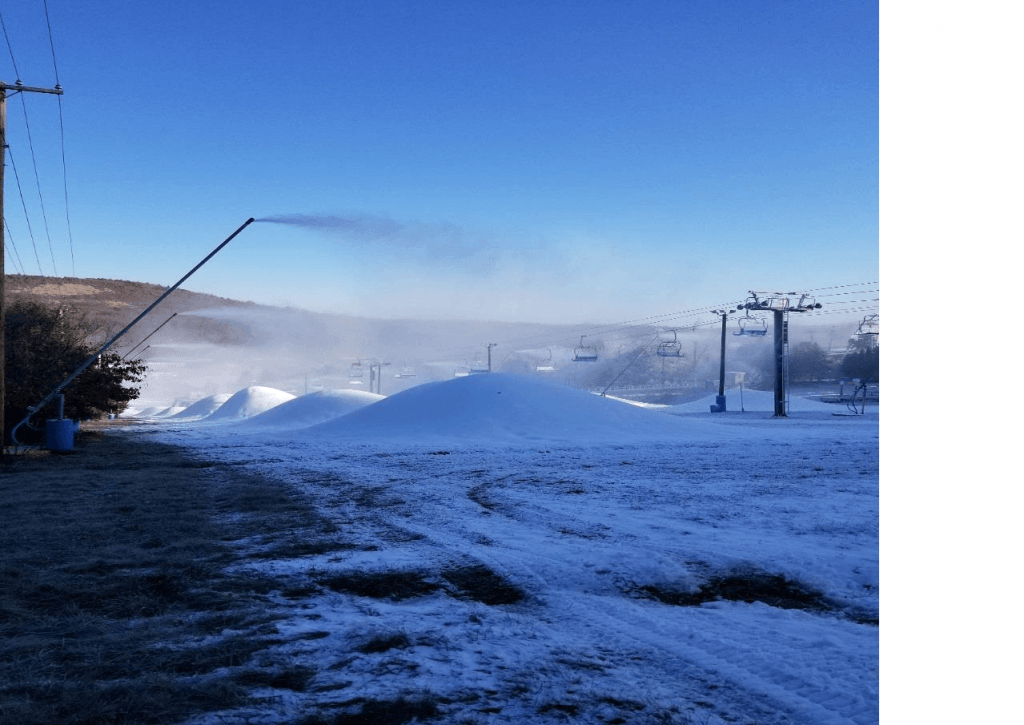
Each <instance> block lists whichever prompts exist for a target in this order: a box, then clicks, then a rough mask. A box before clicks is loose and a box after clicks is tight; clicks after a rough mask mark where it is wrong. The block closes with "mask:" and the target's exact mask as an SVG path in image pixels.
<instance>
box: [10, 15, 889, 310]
mask: <svg viewBox="0 0 1024 725" xmlns="http://www.w3.org/2000/svg"><path fill="white" fill-rule="evenodd" d="M47 8H48V14H49V20H50V25H51V28H52V36H53V44H54V49H55V55H56V65H57V71H58V73H59V80H60V83H61V85H62V86H63V88H64V91H65V95H64V96H63V98H62V99H61V109H62V111H63V125H64V154H65V159H66V165H67V171H68V180H67V194H68V201H69V206H68V208H67V214H68V216H69V218H70V229H71V240H72V243H71V244H69V241H68V232H67V228H68V224H67V221H66V220H65V204H64V188H63V177H62V165H61V143H60V142H61V136H60V131H59V126H58V114H57V110H58V108H57V101H56V98H55V97H54V96H44V95H39V94H24V95H23V96H11V97H9V99H8V104H7V123H8V142H9V144H10V147H11V154H12V157H13V161H14V164H15V165H16V167H17V174H18V177H19V178H20V182H21V184H20V185H21V194H22V195H23V196H24V199H25V205H26V206H27V207H28V210H29V211H28V216H29V220H30V222H31V226H32V235H33V236H34V238H35V248H36V251H33V245H32V243H31V240H30V237H29V234H28V229H27V224H26V220H25V212H24V211H23V209H22V202H21V198H20V196H19V190H18V186H17V185H16V184H15V179H14V178H13V173H12V169H11V166H10V163H9V164H8V167H7V183H6V189H5V217H6V219H7V221H8V224H9V226H10V230H11V233H12V235H13V238H14V243H15V245H16V249H17V254H18V256H19V257H20V260H21V263H22V265H21V266H22V267H23V268H24V271H25V272H26V273H29V274H39V273H40V272H39V269H40V267H41V268H42V271H43V273H45V274H47V275H52V274H54V272H55V271H56V274H57V275H60V276H70V275H72V272H74V274H75V275H76V276H79V277H108V278H117V279H131V280H138V281H144V282H153V283H157V284H161V285H170V284H172V283H174V282H175V281H177V279H178V278H179V277H181V276H182V275H183V274H184V273H185V272H187V271H188V270H189V269H190V268H191V267H192V266H193V265H194V264H195V263H197V262H198V261H199V260H200V259H201V258H202V257H203V256H204V255H205V254H206V253H207V252H209V251H210V250H212V249H213V248H214V247H215V246H216V245H217V244H219V243H220V241H222V240H223V239H224V238H225V237H226V236H227V235H228V234H230V233H231V232H232V231H234V230H235V229H236V228H237V227H238V226H239V225H240V224H241V223H243V222H244V221H245V220H246V219H247V218H249V217H256V218H263V217H269V216H273V215H287V214H306V215H331V216H334V217H340V218H344V219H352V218H355V219H356V220H357V221H358V223H359V224H362V225H363V228H362V230H361V231H360V230H358V229H357V230H356V231H355V232H351V231H349V232H345V231H338V230H337V229H332V230H328V231H326V232H324V231H314V230H308V229H302V228H294V227H290V226H286V225H280V224H267V223H258V224H253V225H251V226H250V227H249V228H248V229H247V230H246V231H245V232H243V233H242V234H241V235H239V237H238V238H237V239H236V240H235V241H233V242H232V243H231V244H230V245H229V246H228V247H227V248H225V250H224V251H223V252H222V253H221V254H219V255H218V256H217V257H215V258H214V259H213V260H212V261H211V262H210V263H209V264H207V265H206V266H205V267H204V268H203V269H202V270H200V271H199V272H197V273H196V275H195V276H194V277H192V278H191V279H190V280H189V281H188V282H187V283H186V284H185V287H186V288H188V289H192V290H195V291H201V292H210V293H213V294H219V295H223V296H227V297H233V298H239V299H248V300H254V301H258V302H264V303H269V304H282V305H294V306H300V307H306V308H310V309H316V310H322V311H330V312H338V313H346V314H356V315H364V316H391V317H430V318H445V317H466V318H476V319H497V320H537V321H547V322H587V321H594V322H604V321H619V320H627V319H634V318H640V317H646V316H648V315H658V314H663V313H668V312H673V311H676V310H687V309H690V308H691V307H694V306H699V305H714V304H718V303H725V302H730V301H739V300H740V299H742V297H743V296H744V295H745V293H746V291H747V290H749V289H779V290H782V289H783V288H784V289H785V290H787V291H788V290H802V289H810V288H822V287H828V286H831V285H842V284H848V283H861V282H867V281H874V280H877V279H878V266H879V254H878V233H879V222H878V215H879V205H878V192H879V184H878V173H879V165H878V158H879V157H878V144H879V137H878V125H879V106H878V93H879V87H878V6H877V4H876V3H871V2H867V3H860V2H851V3H821V2H811V1H807V2H771V3H766V2H729V1H721V0H717V1H715V2H700V1H697V2H681V1H678V0H677V1H675V2H632V3H627V2H600V1H589V2H556V1H549V2H532V1H527V2H515V3H482V2H468V1H464V2H429V3H425V2H411V1H409V2H386V1H382V2H359V3H355V2H340V1H335V2H318V1H314V2H299V3H293V2H288V3H286V2H260V1H255V2H218V1H215V0H214V1H210V0H205V1H204V2H194V1H192V0H185V1H183V2H177V3H139V2H128V1H127V0H94V1H92V2H89V3H81V2H71V1H70V0H48V3H47ZM0 12H2V16H3V20H4V26H5V29H6V34H7V39H6V40H7V41H8V42H9V44H10V49H11V50H12V51H13V54H14V62H16V63H17V71H18V73H17V75H16V74H15V70H14V66H13V65H12V61H11V58H10V53H9V52H8V51H7V48H6V47H5V48H4V49H3V53H2V55H0V58H2V61H0V62H2V63H3V70H2V71H0V79H2V80H5V81H7V82H8V83H10V82H13V81H14V80H16V78H17V77H20V79H21V80H22V81H23V82H24V83H25V84H26V85H31V86H53V84H54V83H55V80H54V62H53V57H52V56H51V50H50V41H49V38H48V34H47V23H46V15H45V14H44V6H43V2H42V0H23V2H19V3H5V4H4V5H3V6H0ZM22 98H24V106H23V101H22ZM23 108H27V110H28V118H29V129H31V140H32V147H33V149H34V152H35V161H36V164H35V166H36V168H38V172H39V178H40V185H41V191H42V196H43V201H44V205H45V210H46V222H45V226H46V227H48V228H49V237H50V238H49V240H48V239H47V235H46V233H45V228H44V222H43V217H42V214H41V212H40V202H39V191H37V189H36V183H35V175H34V172H33V159H32V155H31V153H30V149H29V146H28V138H27V132H26V125H25V118H24V116H25V114H24V111H23ZM389 230H390V231H389ZM51 246H52V249H53V253H52V258H51V252H50V247H51ZM72 249H73V253H74V266H73V267H72V261H71V253H72ZM36 253H38V256H39V262H37V261H36V256H35V255H36ZM11 257H12V253H11V252H10V251H9V252H8V260H7V271H8V272H12V271H20V269H19V268H17V267H16V262H15V261H14V260H13V259H11Z"/></svg>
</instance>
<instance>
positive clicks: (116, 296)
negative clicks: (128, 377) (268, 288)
mask: <svg viewBox="0 0 1024 725" xmlns="http://www.w3.org/2000/svg"><path fill="white" fill-rule="evenodd" d="M166 291H167V288H166V287H161V286H160V285H155V284H147V283H145V282H129V281H126V280H120V279H92V278H81V277H38V276H30V275H21V274H9V275H7V276H6V289H5V293H6V298H7V300H8V302H11V301H13V300H16V299H19V298H22V299H28V300H33V301H37V302H45V303H47V304H51V305H54V306H63V307H70V308H72V309H75V310H80V311H82V312H85V313H86V314H87V315H88V316H89V317H90V318H91V319H93V320H95V321H96V322H97V323H99V324H100V325H101V326H102V328H103V332H104V334H105V335H106V336H107V337H109V336H112V335H114V334H116V333H117V332H119V331H120V330H121V329H123V328H124V327H125V326H126V325H127V324H128V323H130V322H131V321H132V320H134V319H135V318H136V317H138V316H139V314H140V313H141V312H142V311H143V310H145V309H146V308H147V307H149V306H150V305H151V304H153V302H155V301H156V300H157V299H158V298H159V297H160V295H162V294H163V293H164V292H166ZM225 307H228V308H230V307H236V308H245V309H252V310H257V309H261V306H260V305H257V304H255V303H253V302H239V301H238V300H231V299H226V298H224V297H217V296H215V295H208V294H202V293H199V292H189V291H188V290H185V289H181V288H179V289H176V290H175V291H174V292H173V293H171V295H170V296H169V297H168V298H167V299H165V300H164V301H163V302H161V303H160V305H158V306H157V307H156V308H155V309H154V310H153V311H152V312H151V313H150V314H149V316H147V317H146V318H144V320H142V321H140V322H139V325H138V326H137V327H139V328H140V329H138V330H136V329H134V328H133V329H132V330H131V331H130V332H129V333H128V335H126V336H125V338H124V339H125V344H126V345H127V347H124V348H123V349H126V350H127V349H129V348H130V347H131V346H133V345H134V344H135V341H138V340H141V339H142V338H143V337H145V336H146V335H147V334H149V332H151V331H152V330H153V329H154V327H155V326H156V325H159V324H160V323H161V322H163V321H164V320H166V319H167V318H168V317H170V316H171V315H172V314H173V313H175V312H177V313H181V312H188V311H194V310H203V309H210V308H225ZM266 309H270V308H266ZM169 327H171V326H169ZM173 327H174V329H175V332H176V333H178V334H177V335H176V336H179V337H189V338H193V339H195V340H196V341H203V342H213V343H218V344H232V343H235V344H238V343H244V342H245V341H246V340H247V339H248V337H249V336H250V333H249V331H248V330H247V329H246V327H245V325H242V324H239V323H237V322H224V321H218V320H210V319H207V318H202V317H178V318H175V320H174V322H173Z"/></svg>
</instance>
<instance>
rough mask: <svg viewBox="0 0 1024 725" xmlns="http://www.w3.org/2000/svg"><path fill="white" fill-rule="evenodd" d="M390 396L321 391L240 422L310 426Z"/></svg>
mask: <svg viewBox="0 0 1024 725" xmlns="http://www.w3.org/2000/svg"><path fill="white" fill-rule="evenodd" d="M385 397H386V396H383V395H377V394H376V393H369V392H366V391H365V390H320V391H317V392H315V393H309V394H308V395H303V396H300V397H298V398H295V399H293V400H289V401H287V402H284V403H281V404H280V405H278V406H277V407H275V408H271V409H270V410H268V411H265V412H263V413H260V414H259V415H257V416H254V417H252V418H249V419H248V420H245V421H242V422H241V423H239V426H240V427H245V428H307V427H309V426H311V425H316V424H317V423H323V422H325V421H328V420H333V419H335V418H338V417H340V416H343V415H347V414H348V413H351V412H353V411H355V410H359V409H360V408H363V407H365V406H367V405H370V404H371V403H376V402H377V401H378V400H383V399H384V398H385Z"/></svg>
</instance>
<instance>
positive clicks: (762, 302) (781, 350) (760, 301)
mask: <svg viewBox="0 0 1024 725" xmlns="http://www.w3.org/2000/svg"><path fill="white" fill-rule="evenodd" d="M794 298H796V299H794ZM748 299H749V300H750V301H748V302H747V303H746V304H745V305H744V307H746V308H747V309H748V310H761V311H766V312H768V311H770V312H771V313H772V315H773V316H774V318H775V320H774V321H775V326H774V329H773V340H774V343H775V415H774V416H773V417H775V418H785V417H786V398H787V395H786V393H787V390H786V383H787V381H788V379H789V370H788V366H789V313H790V312H810V311H811V310H818V309H821V303H820V302H815V301H814V299H813V298H811V297H810V296H809V295H807V294H806V293H799V292H754V291H751V292H750V297H749V298H748Z"/></svg>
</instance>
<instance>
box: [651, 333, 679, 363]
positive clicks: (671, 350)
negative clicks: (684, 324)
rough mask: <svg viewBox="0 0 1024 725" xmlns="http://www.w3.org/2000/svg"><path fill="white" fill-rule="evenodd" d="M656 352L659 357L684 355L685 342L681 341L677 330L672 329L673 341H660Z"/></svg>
mask: <svg viewBox="0 0 1024 725" xmlns="http://www.w3.org/2000/svg"><path fill="white" fill-rule="evenodd" d="M656 352H657V355H658V357H682V356H683V343H681V342H679V338H678V337H677V336H676V331H675V330H672V341H671V342H662V343H659V344H658V349H657V351H656Z"/></svg>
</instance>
